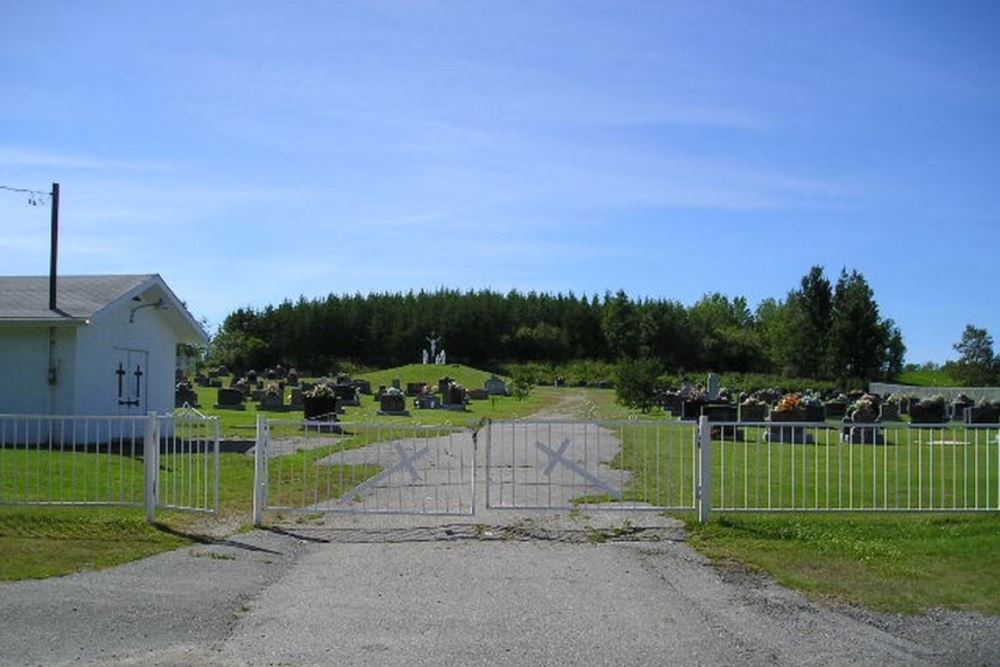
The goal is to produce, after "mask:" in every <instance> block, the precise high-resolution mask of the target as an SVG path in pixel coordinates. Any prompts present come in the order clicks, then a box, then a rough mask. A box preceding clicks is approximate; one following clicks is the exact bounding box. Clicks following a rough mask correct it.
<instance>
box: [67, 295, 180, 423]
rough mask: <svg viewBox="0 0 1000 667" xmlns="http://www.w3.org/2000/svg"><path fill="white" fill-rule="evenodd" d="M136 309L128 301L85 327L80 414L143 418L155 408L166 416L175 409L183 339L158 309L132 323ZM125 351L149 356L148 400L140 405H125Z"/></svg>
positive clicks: (79, 377)
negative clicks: (121, 390)
mask: <svg viewBox="0 0 1000 667" xmlns="http://www.w3.org/2000/svg"><path fill="white" fill-rule="evenodd" d="M136 305H138V304H137V303H136V302H133V301H128V300H126V301H122V302H120V303H117V304H113V305H112V306H111V307H110V308H109V309H108V310H106V311H103V312H101V313H99V314H98V315H97V316H95V317H94V319H93V320H92V321H91V323H90V325H89V326H86V327H83V328H81V329H80V331H79V334H78V336H77V352H78V355H79V356H78V361H77V367H76V395H77V402H76V414H81V415H119V414H122V415H127V414H131V415H137V414H145V413H146V412H147V411H149V410H155V411H156V412H157V413H160V414H164V413H169V412H171V411H172V410H173V409H174V370H175V367H176V364H177V359H176V357H177V341H178V336H177V334H176V333H175V332H174V330H173V329H172V325H171V323H170V322H169V320H168V319H167V317H166V316H165V313H164V311H161V310H158V309H156V308H142V309H140V310H137V311H136V312H135V315H134V318H133V321H132V322H129V313H130V312H131V310H132V308H134V307H135V306H136ZM122 350H133V351H144V352H146V353H148V357H147V361H146V367H145V368H144V369H143V374H144V375H143V383H142V389H143V396H142V399H143V400H142V402H141V404H140V405H138V406H127V405H119V398H118V377H117V375H116V374H115V370H116V369H117V368H118V364H119V360H120V359H121V358H122ZM133 372H134V367H132V368H129V369H127V374H126V376H125V382H127V383H129V384H132V383H134V382H135V377H134V375H133Z"/></svg>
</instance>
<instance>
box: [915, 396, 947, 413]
mask: <svg viewBox="0 0 1000 667" xmlns="http://www.w3.org/2000/svg"><path fill="white" fill-rule="evenodd" d="M920 407H921V408H925V409H928V410H935V409H944V396H942V395H941V394H934V395H933V396H928V397H927V398H924V399H921V400H920Z"/></svg>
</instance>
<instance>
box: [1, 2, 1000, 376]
mask: <svg viewBox="0 0 1000 667" xmlns="http://www.w3.org/2000/svg"><path fill="white" fill-rule="evenodd" d="M0 58H2V59H3V62H4V65H3V66H2V67H0V184H3V185H9V186H16V187H27V188H37V189H43V190H44V189H48V187H49V184H50V183H51V182H52V181H59V182H60V183H61V187H62V192H63V206H62V209H61V211H62V221H63V224H62V229H61V246H60V271H61V272H63V273H145V272H157V273H160V274H161V275H163V276H164V278H165V279H166V280H167V282H168V283H169V284H170V285H171V286H172V287H173V288H174V290H175V291H176V292H177V293H178V294H179V296H180V297H181V298H182V299H185V300H186V301H187V303H188V305H189V307H190V308H191V310H192V312H193V313H194V314H195V315H196V316H198V317H207V318H208V320H209V321H210V323H211V324H213V325H217V324H218V323H220V322H221V321H222V319H223V318H224V317H225V315H226V314H227V313H228V312H230V311H231V310H233V309H235V308H237V307H240V306H244V305H253V306H262V305H265V304H268V303H277V302H280V301H281V300H283V299H285V298H293V299H295V298H298V297H299V295H305V296H307V297H313V296H322V295H325V294H327V293H329V292H337V293H340V292H350V293H353V292H362V293H367V292H370V291H386V290H388V291H406V290H409V289H414V290H417V289H421V288H423V289H434V288H437V287H440V286H445V287H453V288H461V289H467V288H476V289H478V288H493V289H496V290H501V291H506V290H509V289H512V288H516V289H519V290H522V291H527V290H537V291H564V292H565V291H569V290H572V291H573V292H575V293H576V294H581V293H587V294H593V293H595V292H596V293H604V292H605V291H606V290H611V291H615V290H617V289H619V288H621V289H625V290H626V291H627V292H629V293H630V294H631V295H633V296H636V297H643V296H650V297H668V298H674V299H677V300H679V301H681V302H683V303H686V304H691V303H693V302H694V301H696V300H697V299H698V298H699V297H700V296H702V295H703V294H705V293H708V292H714V291H720V292H723V293H725V294H728V295H731V296H736V295H743V296H746V297H747V298H748V299H749V300H750V302H751V303H752V304H756V303H757V302H758V301H759V300H761V299H763V298H766V297H770V296H773V297H782V296H784V295H785V293H787V291H788V290H790V289H792V288H794V287H795V286H796V285H797V283H798V281H799V279H800V278H801V276H802V275H803V274H805V273H806V272H807V271H808V269H809V267H810V266H812V265H814V264H820V265H823V266H824V267H825V268H826V271H827V275H828V276H830V277H831V279H835V278H836V276H837V274H838V273H839V272H840V269H841V268H842V267H847V268H848V269H851V268H854V269H858V270H859V271H861V272H862V273H863V274H864V275H865V276H866V277H867V278H868V281H869V282H870V284H871V285H872V287H873V288H874V290H875V294H876V298H877V300H878V302H879V304H880V306H881V310H882V314H883V315H884V316H887V317H891V318H893V319H895V320H896V322H897V323H898V324H899V325H900V327H901V329H902V331H903V334H904V337H905V339H906V343H907V346H908V348H909V352H908V355H907V360H908V361H913V362H923V361H928V360H934V361H943V360H945V359H947V358H950V357H953V356H954V353H953V351H952V349H951V345H952V343H954V342H955V341H956V340H957V339H958V338H959V337H960V335H961V332H962V329H963V328H964V326H965V324H967V323H974V324H977V325H978V326H984V327H986V328H987V329H989V330H990V331H991V332H992V333H993V335H994V336H998V337H1000V296H998V295H1000V290H998V289H997V287H998V279H997V274H998V270H1000V224H998V223H1000V187H998V185H1000V178H998V177H1000V169H998V167H1000V150H998V149H1000V122H998V120H1000V85H998V84H1000V80H998V79H1000V4H997V3H993V2H956V3H941V2H927V3H920V2H916V1H906V2H878V3H872V2H857V3H855V2H788V3H777V2H744V1H740V2H732V3H728V2H708V3H706V2H690V3H688V2H665V1H664V2H648V3H646V2H575V1H574V2H571V3H567V2H553V3H545V2H534V1H533V2H524V3H506V2H504V3H499V2H492V3H486V2H419V1H414V2H398V3H394V2H357V3H354V2H337V3H334V2H295V3H274V2H247V1H241V2H235V1H233V2H226V1H219V2H126V1H122V2H51V3H46V4H45V6H44V7H41V6H40V5H38V3H36V2H29V1H21V0H8V1H7V2H5V3H4V12H3V17H2V21H0ZM48 216H49V213H48V210H47V209H46V208H41V207H31V206H28V205H27V203H26V199H25V197H23V196H21V195H17V194H14V193H9V192H0V257H2V258H3V259H2V266H0V273H2V274H36V275H41V274H45V273H46V272H47V271H48V219H49V218H48Z"/></svg>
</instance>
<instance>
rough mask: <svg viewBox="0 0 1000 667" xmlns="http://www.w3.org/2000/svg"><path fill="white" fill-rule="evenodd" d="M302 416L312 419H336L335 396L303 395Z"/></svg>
mask: <svg viewBox="0 0 1000 667" xmlns="http://www.w3.org/2000/svg"><path fill="white" fill-rule="evenodd" d="M302 416H303V417H304V418H305V419H309V420H313V421H331V422H332V421H337V397H336V396H303V397H302Z"/></svg>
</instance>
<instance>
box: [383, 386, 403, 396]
mask: <svg viewBox="0 0 1000 667" xmlns="http://www.w3.org/2000/svg"><path fill="white" fill-rule="evenodd" d="M385 394H388V395H390V396H402V395H403V390H402V389H398V388H396V387H389V388H388V389H386V390H385V392H384V394H383V395H385Z"/></svg>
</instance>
